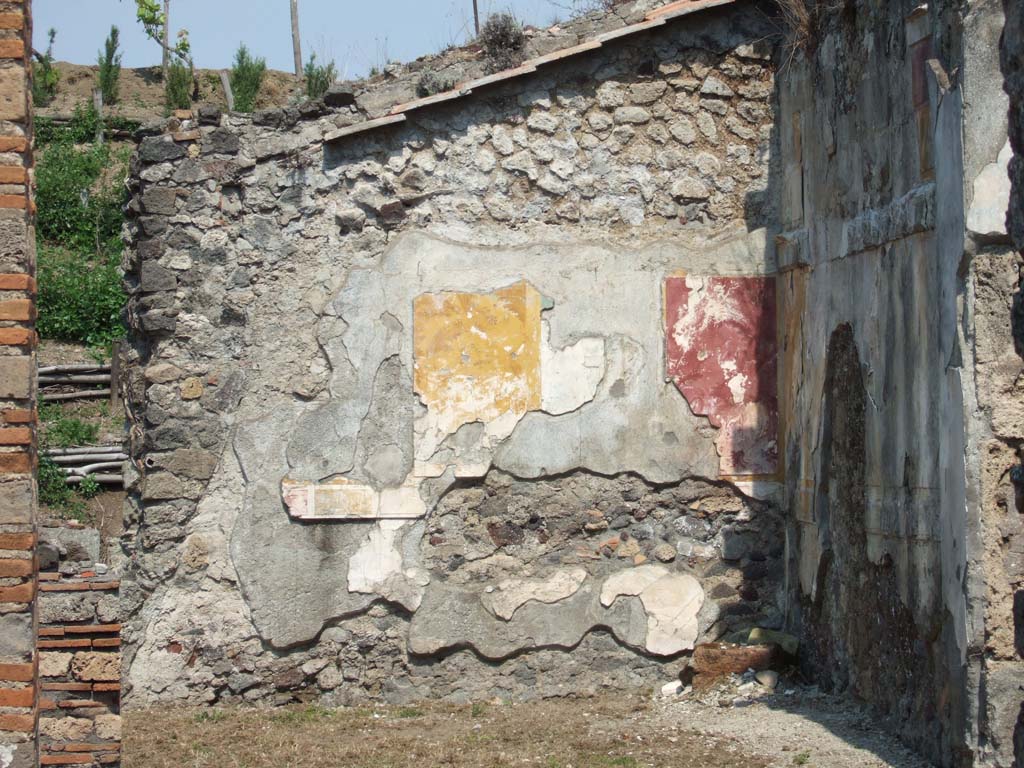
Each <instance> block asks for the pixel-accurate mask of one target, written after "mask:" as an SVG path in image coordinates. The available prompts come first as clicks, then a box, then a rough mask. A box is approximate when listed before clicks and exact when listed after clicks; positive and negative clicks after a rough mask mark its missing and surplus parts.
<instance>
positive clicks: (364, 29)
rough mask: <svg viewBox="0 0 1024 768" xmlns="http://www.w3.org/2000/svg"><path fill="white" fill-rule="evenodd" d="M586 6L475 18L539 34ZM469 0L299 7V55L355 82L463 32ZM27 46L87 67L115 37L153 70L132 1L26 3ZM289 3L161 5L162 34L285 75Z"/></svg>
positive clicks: (225, 0)
mask: <svg viewBox="0 0 1024 768" xmlns="http://www.w3.org/2000/svg"><path fill="white" fill-rule="evenodd" d="M586 2H587V0H479V4H480V13H481V16H482V17H483V16H485V15H486V14H487V13H488V12H489V11H492V10H493V11H500V10H511V11H512V12H513V13H515V14H516V16H517V17H518V18H519V19H521V20H522V21H524V22H525V23H529V24H536V25H547V24H549V23H551V21H552V20H553V19H554V18H555V17H556V16H560V17H563V18H564V17H565V16H567V15H568V14H567V12H566V10H565V8H566V7H569V8H572V7H573V6H574V5H575V6H577V7H578V6H579V5H581V4H585V3H586ZM472 8H473V6H472V0H375V1H373V0H370V1H367V0H299V14H300V29H301V35H302V45H303V56H304V57H306V58H308V56H309V53H310V52H311V51H316V52H317V54H318V57H319V58H323V57H324V56H325V55H326V56H327V58H332V59H334V60H335V62H336V63H337V65H338V70H339V72H340V73H341V76H342V77H361V76H363V75H365V74H366V73H367V71H368V70H369V69H370V67H372V66H374V65H377V66H379V65H380V64H382V63H383V62H384V61H385V60H397V61H409V60H412V59H415V58H416V57H417V56H422V55H423V54H426V53H433V52H436V51H439V50H441V49H442V48H444V47H446V46H448V45H450V44H452V43H462V42H465V40H466V38H467V35H468V34H470V33H471V32H472V26H473V11H472ZM33 17H34V26H35V41H34V44H35V47H36V48H38V49H40V50H41V49H42V48H44V47H45V45H46V32H47V30H48V29H49V28H50V27H54V28H55V29H56V30H57V43H56V45H55V46H54V55H55V57H56V58H57V59H58V60H60V61H71V62H74V63H76V64H93V63H95V61H96V55H97V53H98V51H99V49H100V48H101V47H102V45H103V39H104V38H105V37H106V35H107V33H108V32H109V31H110V25H111V24H116V25H117V26H118V27H119V28H120V30H121V40H122V48H123V51H124V66H126V67H139V66H148V65H152V64H157V63H159V61H160V49H159V47H158V46H157V45H156V44H154V43H152V42H150V41H149V40H147V39H146V37H145V36H144V34H143V32H142V27H141V26H140V25H139V24H138V22H136V21H135V3H134V2H133V0H35V2H34V3H33ZM290 24H291V22H290V12H289V0H171V30H172V33H174V32H176V31H177V30H178V29H180V28H182V27H184V28H186V29H188V31H189V35H190V37H191V40H192V48H193V52H194V55H195V60H196V66H198V67H203V68H221V67H226V66H229V65H230V63H231V59H232V57H233V55H234V52H235V49H236V48H237V47H238V44H239V43H240V42H244V43H246V44H247V45H248V46H249V49H250V50H251V51H253V52H254V53H256V54H257V55H259V56H263V57H264V58H266V60H267V65H268V66H269V67H270V68H271V69H282V70H286V71H287V70H291V69H292V49H291V26H290Z"/></svg>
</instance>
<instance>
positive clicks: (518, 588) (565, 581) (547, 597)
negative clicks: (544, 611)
mask: <svg viewBox="0 0 1024 768" xmlns="http://www.w3.org/2000/svg"><path fill="white" fill-rule="evenodd" d="M586 579H587V572H586V570H585V569H583V568H573V569H572V570H569V571H559V572H557V573H553V574H552V575H551V576H549V577H548V578H546V579H506V580H505V581H502V582H499V583H498V584H497V585H496V586H494V587H493V588H490V587H488V589H487V590H485V591H484V594H483V595H482V596H481V598H480V600H481V602H482V603H483V604H484V607H485V608H487V610H489V611H490V612H491V613H493V614H494V615H495V616H497V617H498V618H501V619H505V620H506V621H508V620H509V619H511V618H512V616H513V615H515V612H516V611H517V610H518V609H519V608H520V607H521V606H522V605H524V604H526V603H528V602H530V601H531V600H535V601H537V602H539V603H557V602H558V601H560V600H564V599H565V598H567V597H570V596H572V595H574V594H576V592H577V590H579V588H580V586H582V584H583V582H584V581H586Z"/></svg>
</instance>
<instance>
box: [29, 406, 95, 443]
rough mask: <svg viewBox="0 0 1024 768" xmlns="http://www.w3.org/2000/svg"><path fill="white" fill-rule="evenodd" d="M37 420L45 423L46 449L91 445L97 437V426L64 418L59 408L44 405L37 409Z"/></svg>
mask: <svg viewBox="0 0 1024 768" xmlns="http://www.w3.org/2000/svg"><path fill="white" fill-rule="evenodd" d="M39 419H40V420H41V421H43V422H45V423H46V440H45V442H46V445H47V447H48V448H71V447H73V446H81V445H93V444H94V443H95V442H96V438H97V437H99V432H100V428H99V425H97V424H90V423H88V422H85V421H82V420H81V419H79V418H77V417H74V416H70V417H68V416H64V415H63V414H62V413H61V412H60V408H59V407H57V408H54V407H53V406H47V405H44V406H43V407H42V408H40V409H39Z"/></svg>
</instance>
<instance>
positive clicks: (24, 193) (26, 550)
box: [0, 0, 39, 768]
mask: <svg viewBox="0 0 1024 768" xmlns="http://www.w3.org/2000/svg"><path fill="white" fill-rule="evenodd" d="M31 61H32V13H31V0H0V182H2V183H0V764H2V765H3V766H5V768H35V766H37V765H39V748H38V743H39V742H38V729H39V692H38V691H39V684H38V669H39V660H38V659H39V657H38V652H37V648H36V645H37V640H36V637H37V628H38V616H37V610H36V609H37V599H36V596H37V594H38V570H39V569H38V560H37V558H36V552H35V546H36V540H37V531H36V526H37V519H36V509H37V505H36V483H35V478H34V470H35V467H36V408H35V402H36V400H35V397H36V391H35V389H36V381H35V379H36V376H35V370H36V360H35V349H36V333H35V307H36V283H35V268H36V264H35V261H36V260H35V226H34V223H35V222H34V211H35V204H34V201H33V195H32V175H33V162H32V135H33V134H32V87H31V84H32V74H31Z"/></svg>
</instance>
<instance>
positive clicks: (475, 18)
mask: <svg viewBox="0 0 1024 768" xmlns="http://www.w3.org/2000/svg"><path fill="white" fill-rule="evenodd" d="M473 25H474V26H475V27H476V36H477V37H480V8H479V7H477V0H473Z"/></svg>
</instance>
